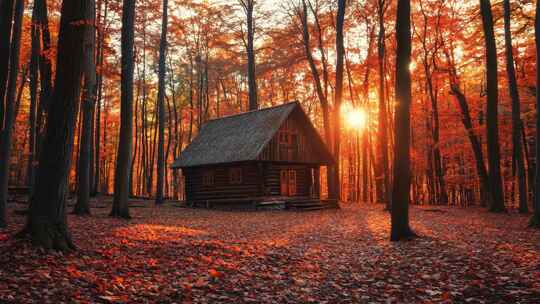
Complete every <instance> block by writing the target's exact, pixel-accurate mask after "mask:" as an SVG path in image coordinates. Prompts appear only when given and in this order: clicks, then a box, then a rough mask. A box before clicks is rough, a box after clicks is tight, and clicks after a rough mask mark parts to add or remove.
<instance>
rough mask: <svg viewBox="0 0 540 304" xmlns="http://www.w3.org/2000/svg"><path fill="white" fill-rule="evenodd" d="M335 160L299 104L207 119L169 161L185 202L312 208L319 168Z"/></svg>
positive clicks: (316, 201) (321, 203)
mask: <svg viewBox="0 0 540 304" xmlns="http://www.w3.org/2000/svg"><path fill="white" fill-rule="evenodd" d="M332 164H334V158H333V157H332V154H331V153H330V151H329V150H328V148H327V146H326V144H325V143H324V142H323V140H322V138H321V136H320V135H319V133H318V132H317V130H316V129H315V127H314V126H313V124H312V123H311V121H310V119H309V117H308V116H307V115H306V113H305V112H304V111H303V110H302V107H301V105H300V104H299V103H298V102H291V103H287V104H283V105H280V106H275V107H270V108H266V109H261V110H256V111H250V112H246V113H241V114H237V115H232V116H227V117H222V118H218V119H214V120H210V121H208V122H207V123H206V124H204V125H203V127H202V128H201V130H200V132H199V134H198V135H197V137H196V138H195V139H194V140H193V141H192V142H191V144H190V145H188V146H187V147H186V149H185V150H184V151H183V152H182V153H181V155H180V157H179V158H178V159H177V160H175V162H174V163H173V165H172V168H173V169H182V174H183V175H184V178H185V183H184V184H185V194H186V201H187V203H188V204H190V205H204V206H212V205H214V204H228V203H230V204H233V203H241V202H244V203H252V204H254V205H265V204H272V203H273V202H274V203H283V204H284V205H285V207H310V208H314V209H315V208H317V207H321V206H326V205H328V204H331V203H335V202H330V201H328V200H326V201H321V200H320V189H321V187H320V167H321V166H328V165H332Z"/></svg>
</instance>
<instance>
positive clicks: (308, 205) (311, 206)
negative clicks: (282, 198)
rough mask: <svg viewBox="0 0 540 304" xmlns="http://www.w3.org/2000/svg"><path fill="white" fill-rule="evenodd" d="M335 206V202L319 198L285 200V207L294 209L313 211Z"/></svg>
mask: <svg viewBox="0 0 540 304" xmlns="http://www.w3.org/2000/svg"><path fill="white" fill-rule="evenodd" d="M335 207H336V204H334V203H333V202H332V201H327V200H319V199H304V200H292V201H289V202H287V209H289V210H294V211H315V210H323V209H330V208H335Z"/></svg>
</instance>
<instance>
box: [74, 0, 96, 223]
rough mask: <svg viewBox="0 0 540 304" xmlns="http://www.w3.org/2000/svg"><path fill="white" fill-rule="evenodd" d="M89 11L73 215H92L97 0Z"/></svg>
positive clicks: (92, 0) (85, 41) (93, 0)
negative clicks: (91, 172)
mask: <svg viewBox="0 0 540 304" xmlns="http://www.w3.org/2000/svg"><path fill="white" fill-rule="evenodd" d="M89 6H91V7H90V8H89V9H90V10H91V11H92V12H93V14H92V17H91V18H90V19H87V22H88V23H89V24H90V26H89V30H87V31H86V33H85V34H86V35H85V37H84V49H85V50H84V52H85V53H84V67H83V69H84V70H83V73H84V90H83V97H82V99H83V100H82V108H83V109H82V110H83V115H82V129H81V145H80V146H79V171H78V172H79V175H78V187H77V203H76V204H75V208H74V209H73V213H75V214H78V215H89V214H90V187H91V178H90V170H91V166H90V157H91V155H92V133H93V132H92V131H93V128H92V127H91V125H92V118H93V112H94V104H95V95H94V94H95V92H96V88H95V86H96V63H95V40H96V38H95V24H96V22H95V21H96V19H95V11H96V9H95V0H91V1H90V4H89Z"/></svg>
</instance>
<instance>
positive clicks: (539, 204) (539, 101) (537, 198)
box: [529, 1, 540, 228]
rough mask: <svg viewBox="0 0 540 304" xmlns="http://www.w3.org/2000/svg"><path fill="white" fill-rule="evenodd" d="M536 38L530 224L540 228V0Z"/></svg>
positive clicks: (538, 3)
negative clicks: (534, 130)
mask: <svg viewBox="0 0 540 304" xmlns="http://www.w3.org/2000/svg"><path fill="white" fill-rule="evenodd" d="M534 38H535V42H536V58H537V59H536V111H537V113H536V159H537V161H536V174H535V175H536V177H535V178H536V180H535V188H536V191H535V195H534V214H533V216H532V217H531V219H530V221H529V226H531V227H535V228H540V195H539V192H540V162H539V161H538V159H540V115H539V113H538V111H539V109H540V70H539V69H538V58H540V1H537V2H536V19H535V22H534Z"/></svg>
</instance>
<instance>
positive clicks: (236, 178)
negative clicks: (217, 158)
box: [229, 168, 242, 184]
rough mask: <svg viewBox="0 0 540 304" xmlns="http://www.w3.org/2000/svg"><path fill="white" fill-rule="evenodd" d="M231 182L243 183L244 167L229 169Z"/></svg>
mask: <svg viewBox="0 0 540 304" xmlns="http://www.w3.org/2000/svg"><path fill="white" fill-rule="evenodd" d="M229 183H230V184H241V183H242V168H230V169H229Z"/></svg>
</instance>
